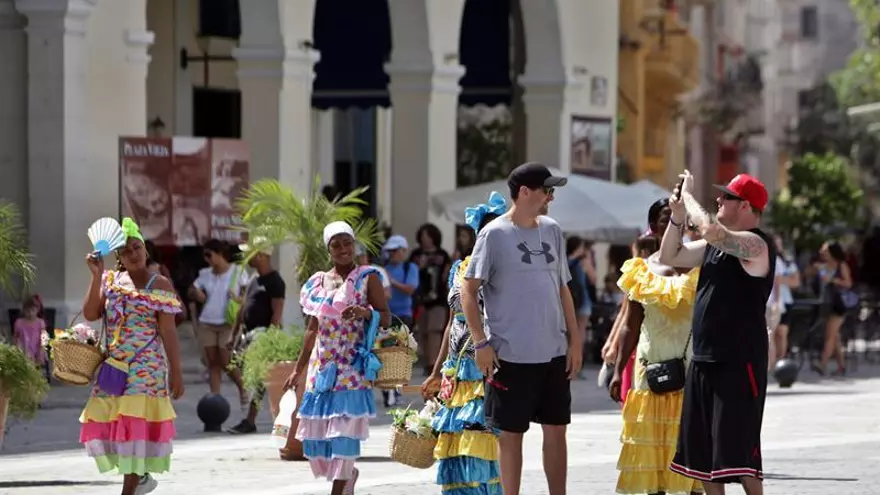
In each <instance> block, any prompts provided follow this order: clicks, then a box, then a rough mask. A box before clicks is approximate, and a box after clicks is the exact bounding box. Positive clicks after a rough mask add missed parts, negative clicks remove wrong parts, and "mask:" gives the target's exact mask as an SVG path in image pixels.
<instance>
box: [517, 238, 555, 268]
mask: <svg viewBox="0 0 880 495" xmlns="http://www.w3.org/2000/svg"><path fill="white" fill-rule="evenodd" d="M516 248H517V249H519V250H520V251H522V253H523V255H522V262H523V263H525V264H527V265H531V264H532V256H543V257H544V259H545V260H546V261H547V264H548V265H549V264H550V263H553V262H554V261H556V258H555V257H554V256H553V254H551V253H550V244H547V243H546V242H542V243H541V249H540V250H537V249H529V246H528V245H526V243H525V242H520V243H519V244H517V245H516Z"/></svg>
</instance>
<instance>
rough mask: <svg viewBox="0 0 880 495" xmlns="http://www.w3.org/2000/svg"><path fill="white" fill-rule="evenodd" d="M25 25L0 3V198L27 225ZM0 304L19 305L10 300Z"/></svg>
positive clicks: (9, 5)
mask: <svg viewBox="0 0 880 495" xmlns="http://www.w3.org/2000/svg"><path fill="white" fill-rule="evenodd" d="M24 25H25V19H24V16H22V15H21V14H19V13H18V11H17V10H16V9H15V2H14V1H13V0H0V60H3V61H4V62H3V63H2V64H0V88H3V89H2V90H0V170H3V180H2V181H0V199H2V200H4V201H9V202H11V203H13V204H15V205H16V206H18V209H19V210H20V211H21V214H22V220H23V221H24V222H25V224H27V223H26V222H27V209H28V190H27V177H28V170H27V151H28V150H27V39H26V38H25V33H24ZM3 296H10V295H9V294H3ZM2 302H6V303H8V304H11V305H16V304H18V301H15V300H12V299H10V300H8V301H2ZM2 302H0V303H2ZM0 320H3V318H2V317H0ZM10 323H11V322H10ZM0 334H2V333H0Z"/></svg>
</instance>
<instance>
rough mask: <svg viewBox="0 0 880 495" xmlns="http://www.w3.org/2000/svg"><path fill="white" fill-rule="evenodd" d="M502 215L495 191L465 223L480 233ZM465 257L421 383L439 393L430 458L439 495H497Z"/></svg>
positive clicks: (425, 391)
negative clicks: (465, 299)
mask: <svg viewBox="0 0 880 495" xmlns="http://www.w3.org/2000/svg"><path fill="white" fill-rule="evenodd" d="M506 210H507V204H506V203H505V201H504V198H503V197H502V196H501V195H500V194H498V193H497V192H493V193H492V194H491V195H490V196H489V202H488V204H482V205H479V206H476V207H474V208H467V209H466V210H465V222H466V223H467V224H468V226H470V227H471V228H472V229H474V231H475V232H479V231H480V229H482V228H483V226H485V225H486V224H488V223H489V222H490V221H492V220H493V219H495V218H497V217H498V216H499V215H501V214H502V213H504V212H505V211H506ZM469 262H470V256H468V257H467V258H465V259H464V260H459V261H456V262H455V263H454V264H453V265H452V268H451V269H450V271H449V294H448V301H449V308H450V313H449V323H448V325H447V327H446V334H445V336H444V339H443V345H442V347H441V349H440V355H439V356H438V358H437V361H436V362H435V363H434V370H433V372H432V373H431V375H430V376H429V377H428V378H427V379H426V380H425V382H424V383H423V384H422V395H423V396H425V397H426V398H427V397H430V396H433V395H434V394H435V393H437V392H438V390H439V392H440V400H441V402H442V404H443V406H442V407H441V408H440V410H439V411H438V412H437V414H436V415H435V416H434V424H433V426H434V430H436V431H438V432H440V438H439V439H438V441H437V447H436V448H435V449H434V457H435V458H436V459H438V461H439V462H438V467H437V484H438V485H440V486H441V487H442V493H443V494H444V495H501V493H502V491H501V483H500V481H501V480H500V478H499V477H500V472H499V470H498V447H497V443H496V441H497V438H496V437H497V433H496V432H495V431H493V430H492V429H490V428H489V427H487V426H486V423H485V415H484V412H483V387H484V382H483V374H482V373H481V372H480V370H479V369H478V368H477V364H476V361H475V357H474V343H473V340H472V339H471V332H470V329H469V328H468V326H467V323H466V322H465V319H464V311H463V310H462V308H461V282H462V280H463V278H464V274H465V272H466V271H467V267H468V263H469Z"/></svg>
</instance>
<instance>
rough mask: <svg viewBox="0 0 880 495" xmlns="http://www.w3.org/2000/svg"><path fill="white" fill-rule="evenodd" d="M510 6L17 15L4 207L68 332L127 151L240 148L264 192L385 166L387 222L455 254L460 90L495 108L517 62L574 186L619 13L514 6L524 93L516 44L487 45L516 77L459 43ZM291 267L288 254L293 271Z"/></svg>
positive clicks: (59, 6) (1, 18)
mask: <svg viewBox="0 0 880 495" xmlns="http://www.w3.org/2000/svg"><path fill="white" fill-rule="evenodd" d="M503 3H504V2H493V1H491V0H361V1H359V2H356V3H349V2H344V1H342V0H297V1H295V2H294V1H290V0H247V1H228V0H222V1H220V0H213V1H210V2H208V1H197V0H176V1H172V0H126V1H111V0H0V61H2V62H3V64H2V69H0V87H2V88H4V90H3V91H2V92H0V129H2V131H3V132H0V163H2V167H3V172H4V180H3V181H2V182H0V197H2V198H4V199H7V200H11V201H13V202H15V203H17V204H18V205H19V206H20V207H21V209H22V211H23V213H24V216H25V219H26V223H27V227H28V231H29V235H30V246H31V249H32V252H33V253H34V254H35V256H36V260H37V261H36V262H37V267H38V280H37V284H36V290H37V291H39V292H40V293H41V294H42V295H43V298H44V300H45V301H46V304H47V306H52V307H55V308H57V309H58V312H59V316H60V318H62V319H63V318H65V316H66V315H68V314H69V313H70V312H71V311H73V312H75V311H76V309H77V308H78V307H79V305H80V304H81V298H82V293H83V290H84V288H85V287H86V284H87V281H88V272H87V270H86V269H85V267H84V266H83V264H84V262H83V257H84V254H85V253H86V252H87V251H88V249H89V246H88V241H87V238H86V235H85V232H86V229H87V227H88V226H89V224H90V223H91V222H92V221H93V220H94V219H96V218H98V217H101V216H115V215H116V214H117V213H118V203H119V188H118V177H119V174H118V169H119V163H118V156H117V154H118V149H117V140H118V137H119V136H121V135H134V136H137V135H146V134H147V133H148V132H164V133H165V134H166V135H175V136H187V135H199V136H205V137H238V136H237V135H239V136H240V137H241V138H242V139H244V140H246V141H247V142H248V143H249V145H250V148H251V168H250V176H251V180H255V179H259V178H263V177H272V178H277V179H279V180H281V181H282V182H283V183H285V184H288V185H290V186H292V187H294V188H295V189H297V190H298V191H300V192H301V193H303V194H307V193H308V190H309V188H310V185H311V184H312V183H313V180H314V176H315V175H320V176H321V177H322V180H323V181H324V182H325V183H333V182H335V181H337V179H338V178H339V177H338V176H340V175H344V173H343V174H341V173H340V170H342V171H343V172H344V171H345V170H348V171H349V172H350V173H349V175H354V176H356V175H358V172H357V170H360V169H359V168H358V166H359V165H358V164H359V163H360V162H370V163H371V165H372V168H371V169H370V173H368V174H365V178H360V179H357V180H354V179H351V177H349V178H348V179H347V180H348V181H349V182H358V181H359V182H358V183H363V182H366V183H368V184H369V185H371V186H372V188H371V189H372V190H373V191H374V192H375V198H374V202H375V203H376V211H377V213H378V214H379V216H380V217H381V219H382V220H384V221H386V222H388V223H390V224H391V225H392V226H393V228H394V229H395V230H396V231H398V232H401V233H403V234H405V235H407V236H408V237H410V238H412V236H413V235H414V233H415V231H416V228H417V227H418V225H420V224H421V223H423V222H425V221H427V220H434V221H437V222H438V223H440V224H441V225H442V226H443V227H444V230H445V231H446V232H447V236H446V237H447V239H451V238H452V235H451V226H450V225H448V224H446V223H445V222H443V221H442V219H434V218H431V217H430V215H429V212H428V198H429V196H430V195H431V194H433V193H436V192H440V191H445V190H449V189H453V188H455V187H456V173H455V171H456V124H457V118H458V111H459V106H460V104H461V103H462V99H463V98H464V96H467V95H466V93H467V92H466V91H464V90H463V88H464V89H468V88H470V89H472V90H473V88H474V87H478V86H480V85H482V86H483V88H482V89H483V90H485V91H483V93H491V91H490V90H488V89H486V87H488V86H492V85H493V84H494V83H493V81H491V80H487V79H491V77H489V76H485V77H483V80H481V81H477V82H476V83H475V82H474V80H473V79H474V78H476V76H475V75H479V74H480V73H481V71H482V70H483V69H486V68H488V67H492V66H493V65H494V66H499V65H500V66H501V67H502V69H501V71H500V72H501V73H502V74H505V79H506V82H504V83H502V84H501V85H502V86H504V85H505V84H506V86H507V87H508V89H506V91H508V92H510V93H517V94H519V97H518V98H517V99H516V100H517V101H518V102H519V105H520V106H521V108H520V111H521V113H522V114H523V115H524V116H525V119H524V121H523V120H520V126H521V135H520V136H521V141H524V143H525V145H524V146H523V156H524V157H525V158H526V159H529V160H538V161H542V162H544V163H547V164H549V165H556V166H559V167H560V168H562V169H563V170H568V169H570V158H571V157H570V155H571V132H572V122H573V118H574V117H590V118H607V119H613V118H614V117H615V116H616V115H617V110H616V107H617V98H616V93H615V92H613V91H612V92H607V91H606V94H605V96H604V97H603V98H596V97H594V95H593V94H591V93H592V92H594V91H596V90H597V88H598V89H599V90H601V87H602V85H601V84H599V85H597V84H596V83H595V81H597V80H598V81H604V85H605V87H606V88H616V87H617V67H618V63H617V53H618V52H617V41H618V24H617V20H618V17H619V8H618V2H617V1H615V0H602V1H599V2H584V1H582V0H528V1H519V2H516V0H514V1H513V2H511V4H512V5H514V7H515V8H511V7H510V6H508V7H506V8H508V9H510V11H514V10H516V11H517V12H518V13H519V19H520V24H521V29H520V30H521V32H522V36H520V37H519V38H518V39H519V40H520V43H522V52H523V53H524V59H523V60H522V67H521V70H520V71H519V72H518V73H517V74H515V75H514V76H511V75H510V73H511V72H512V71H511V70H510V65H509V60H507V54H508V52H509V50H508V49H507V48H506V47H508V46H509V45H510V39H508V38H505V39H502V40H499V39H494V40H485V39H484V40H480V39H479V38H477V42H476V43H477V45H494V46H496V47H498V46H500V50H501V51H503V52H504V55H503V57H504V58H505V60H504V63H501V64H499V63H498V60H497V59H493V58H491V57H488V58H487V56H486V55H485V53H483V54H482V55H481V54H480V53H479V52H474V49H473V48H466V47H465V46H463V45H462V44H463V40H464V39H465V32H466V31H467V29H468V28H466V26H468V25H471V26H473V25H475V23H476V22H477V21H479V20H480V19H481V18H480V17H479V16H478V14H480V13H481V12H482V13H486V12H487V11H486V10H485V9H487V8H488V7H487V5H490V4H493V5H499V4H503ZM218 8H219V9H226V12H225V13H222V12H221V13H218V12H216V11H215V10H211V11H208V9H218ZM350 9H355V10H354V11H350ZM469 11H471V12H477V14H473V13H472V14H471V17H470V19H471V21H470V22H467V19H468V15H469V14H468V12H469ZM340 13H344V14H346V15H347V17H346V19H347V20H340V18H334V17H333V16H334V15H340ZM236 16H237V19H235V18H236ZM475 16H476V17H475ZM328 19H329V20H328ZM474 19H476V21H474ZM511 24H512V23H510V22H508V19H507V18H506V17H503V18H502V19H501V22H498V26H502V27H503V26H510V25H511ZM476 25H477V27H479V24H478V23H477V24H476ZM322 26H323V27H322ZM470 29H471V30H473V29H474V28H473V27H471V28H470ZM500 29H501V31H502V35H503V36H506V35H507V34H508V32H507V29H509V28H500ZM510 29H512V28H510ZM377 40H378V41H377ZM468 46H471V45H468ZM368 49H369V50H372V51H369V52H367V51H366V50H368ZM466 51H467V52H468V53H470V54H471V55H468V57H470V60H465V59H466V58H468V57H466V56H465V52H466ZM474 53H476V55H474ZM480 56H483V58H484V59H483V60H481V59H480ZM505 70H506V73H505ZM483 72H485V71H483ZM498 73H499V71H497V70H496V71H495V74H498ZM469 74H470V75H471V76H472V79H471V80H468V77H469ZM365 75H366V76H365ZM365 77H366V79H369V80H365ZM370 77H372V79H370ZM352 80H356V81H358V82H357V86H358V87H355V88H351V87H348V86H350V84H348V83H346V81H352ZM468 81H470V82H468ZM334 84H335V86H334ZM468 84H470V86H468ZM495 85H496V86H497V85H498V84H495ZM477 89H480V88H479V87H478V88H477ZM502 92H503V91H502ZM472 94H475V95H478V94H481V91H478V90H473V92H472ZM475 98H477V99H479V98H478V97H475ZM509 99H511V98H510V97H509ZM339 100H347V102H343V103H338V101H339ZM478 103H484V104H486V105H490V104H491V103H492V102H491V101H489V102H478ZM341 107H344V108H341ZM230 115H234V116H235V117H230ZM160 123H161V124H164V131H163V130H162V129H161V127H162V126H161V125H160ZM346 136H347V137H346ZM612 139H613V137H612ZM344 140H348V141H349V143H348V144H346V143H341V142H340V141H344ZM360 141H364V142H360ZM611 146H613V144H612V145H611ZM611 149H613V147H612V148H611ZM364 156H366V157H367V158H368V160H367V159H363V157H364ZM340 162H342V163H343V165H344V164H346V163H347V164H348V165H347V167H348V168H346V167H345V166H340ZM293 259H294V258H293V256H292V253H291V252H289V251H288V250H282V252H281V255H280V265H281V269H282V272H283V273H285V274H290V273H293V269H292V263H293ZM288 286H289V287H291V297H289V298H288V299H289V300H295V299H296V298H295V297H293V296H294V295H296V294H297V290H296V287H295V284H293V283H290V284H289V285H288ZM288 313H290V311H289V312H288Z"/></svg>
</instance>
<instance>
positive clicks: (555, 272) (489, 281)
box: [465, 215, 571, 363]
mask: <svg viewBox="0 0 880 495" xmlns="http://www.w3.org/2000/svg"><path fill="white" fill-rule="evenodd" d="M563 244H564V242H563V237H562V229H561V228H560V227H559V224H558V223H556V221H555V220H553V219H552V218H550V217H538V228H531V229H526V228H521V227H517V226H516V225H514V224H513V222H511V220H510V218H509V217H508V216H507V215H504V216H501V217H498V218H496V219H495V220H493V221H491V222H490V223H489V224H488V225H486V226H485V227H483V229H482V230H481V231H480V233H479V235H477V242H476V244H475V245H474V251H473V254H471V261H470V264H469V265H468V268H467V273H466V274H465V278H469V279H480V280H482V282H483V283H482V291H483V301H484V305H485V308H484V311H485V326H486V333H487V335H488V336H489V342H490V344H491V345H492V347H493V348H494V349H495V352H496V353H497V354H498V358H499V359H502V360H504V361H509V362H513V363H546V362H549V361H550V360H551V359H553V358H555V357H559V356H564V355H565V354H566V352H567V350H568V339H567V338H566V331H565V317H564V315H563V313H562V302H561V299H560V297H559V289H560V286H562V285H565V284H567V283H568V281H569V280H571V274H570V273H569V272H568V263H567V262H566V257H565V248H564V247H563Z"/></svg>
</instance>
